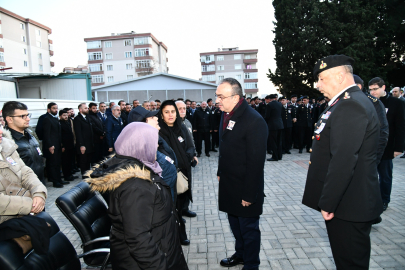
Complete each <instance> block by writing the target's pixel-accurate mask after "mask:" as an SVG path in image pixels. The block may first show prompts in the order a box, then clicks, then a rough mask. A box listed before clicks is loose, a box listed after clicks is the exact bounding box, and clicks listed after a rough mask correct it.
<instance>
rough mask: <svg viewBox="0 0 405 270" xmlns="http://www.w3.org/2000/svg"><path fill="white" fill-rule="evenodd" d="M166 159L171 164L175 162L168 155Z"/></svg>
mask: <svg viewBox="0 0 405 270" xmlns="http://www.w3.org/2000/svg"><path fill="white" fill-rule="evenodd" d="M165 159H166V160H167V161H169V162H170V163H171V164H173V163H174V161H173V159H171V158H169V157H168V156H166V157H165Z"/></svg>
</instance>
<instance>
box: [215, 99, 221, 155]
mask: <svg viewBox="0 0 405 270" xmlns="http://www.w3.org/2000/svg"><path fill="white" fill-rule="evenodd" d="M221 116H222V111H221V110H220V109H219V106H218V103H215V113H214V117H215V125H214V126H213V129H214V138H215V145H214V147H219V125H220V123H221ZM215 130H217V131H218V132H215ZM213 143H214V142H213Z"/></svg>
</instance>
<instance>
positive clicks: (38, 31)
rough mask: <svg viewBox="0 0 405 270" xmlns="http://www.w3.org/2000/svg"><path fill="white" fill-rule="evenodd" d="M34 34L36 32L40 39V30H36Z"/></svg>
mask: <svg viewBox="0 0 405 270" xmlns="http://www.w3.org/2000/svg"><path fill="white" fill-rule="evenodd" d="M36 32H37V36H39V37H40V36H41V30H39V29H38V30H37V31H36Z"/></svg>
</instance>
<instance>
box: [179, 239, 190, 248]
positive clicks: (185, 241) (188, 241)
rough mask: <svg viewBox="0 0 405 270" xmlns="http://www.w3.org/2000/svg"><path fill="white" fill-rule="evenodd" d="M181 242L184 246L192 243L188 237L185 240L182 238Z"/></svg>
mask: <svg viewBox="0 0 405 270" xmlns="http://www.w3.org/2000/svg"><path fill="white" fill-rule="evenodd" d="M180 244H181V245H182V246H188V245H190V240H188V239H186V240H184V241H181V240H180Z"/></svg>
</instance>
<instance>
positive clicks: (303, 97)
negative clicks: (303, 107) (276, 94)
mask: <svg viewBox="0 0 405 270" xmlns="http://www.w3.org/2000/svg"><path fill="white" fill-rule="evenodd" d="M301 99H302V100H304V99H309V96H302V97H301Z"/></svg>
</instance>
